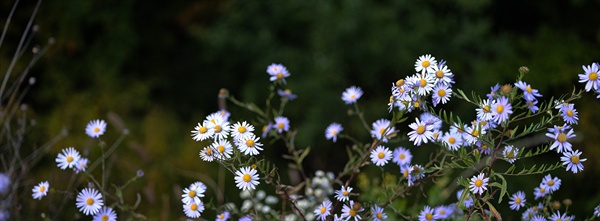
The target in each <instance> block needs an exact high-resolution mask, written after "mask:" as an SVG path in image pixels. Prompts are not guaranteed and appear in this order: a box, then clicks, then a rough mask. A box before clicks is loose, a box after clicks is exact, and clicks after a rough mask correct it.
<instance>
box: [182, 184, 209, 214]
mask: <svg viewBox="0 0 600 221" xmlns="http://www.w3.org/2000/svg"><path fill="white" fill-rule="evenodd" d="M205 192H206V185H204V183H202V182H200V181H197V182H194V183H192V184H190V186H189V187H187V188H185V189H184V190H183V194H182V195H181V202H183V212H184V213H185V215H186V216H187V217H190V218H199V217H200V215H201V213H202V212H204V203H203V202H202V200H201V199H202V197H204V193H205Z"/></svg>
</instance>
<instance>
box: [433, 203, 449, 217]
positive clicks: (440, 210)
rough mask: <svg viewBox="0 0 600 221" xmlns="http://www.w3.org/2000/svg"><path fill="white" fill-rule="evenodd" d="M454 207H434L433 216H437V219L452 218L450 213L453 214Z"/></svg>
mask: <svg viewBox="0 0 600 221" xmlns="http://www.w3.org/2000/svg"><path fill="white" fill-rule="evenodd" d="M452 210H453V209H452V207H450V206H444V205H441V206H437V207H435V208H433V211H435V214H433V217H437V219H448V218H450V215H452V213H453V212H454V211H452Z"/></svg>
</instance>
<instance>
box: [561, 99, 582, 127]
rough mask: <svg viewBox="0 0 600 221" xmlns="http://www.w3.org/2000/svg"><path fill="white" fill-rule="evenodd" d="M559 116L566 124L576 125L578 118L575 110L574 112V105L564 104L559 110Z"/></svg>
mask: <svg viewBox="0 0 600 221" xmlns="http://www.w3.org/2000/svg"><path fill="white" fill-rule="evenodd" d="M560 113H561V116H562V117H563V120H564V121H565V123H567V124H571V125H572V124H577V121H579V117H577V110H575V104H566V103H565V104H564V105H563V106H562V108H560Z"/></svg>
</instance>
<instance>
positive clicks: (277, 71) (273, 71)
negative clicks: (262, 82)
mask: <svg viewBox="0 0 600 221" xmlns="http://www.w3.org/2000/svg"><path fill="white" fill-rule="evenodd" d="M267 73H268V74H269V75H271V77H270V78H269V80H270V81H276V80H281V81H283V83H284V84H285V83H286V82H285V78H286V77H289V76H290V72H289V71H288V70H287V68H286V67H285V66H283V65H281V64H271V65H269V67H267Z"/></svg>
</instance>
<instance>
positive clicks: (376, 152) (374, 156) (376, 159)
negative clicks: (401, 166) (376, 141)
mask: <svg viewBox="0 0 600 221" xmlns="http://www.w3.org/2000/svg"><path fill="white" fill-rule="evenodd" d="M391 158H392V151H390V150H389V149H388V148H387V147H384V146H381V145H380V146H377V148H375V149H373V151H371V161H372V162H373V163H374V164H375V165H377V166H384V165H386V164H387V162H388V160H390V159H391Z"/></svg>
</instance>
